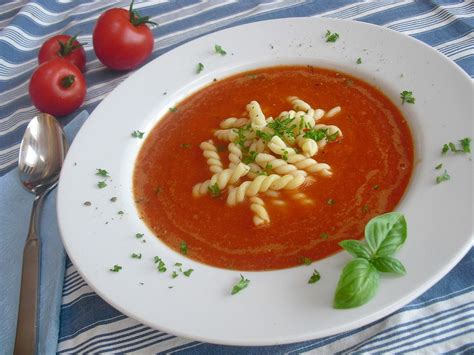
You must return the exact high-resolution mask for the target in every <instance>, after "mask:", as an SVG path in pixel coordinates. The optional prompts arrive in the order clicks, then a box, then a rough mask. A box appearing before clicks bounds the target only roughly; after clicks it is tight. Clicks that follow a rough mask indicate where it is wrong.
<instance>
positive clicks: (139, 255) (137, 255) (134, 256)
mask: <svg viewBox="0 0 474 355" xmlns="http://www.w3.org/2000/svg"><path fill="white" fill-rule="evenodd" d="M132 258H133V259H141V258H142V253H139V254H137V253H132Z"/></svg>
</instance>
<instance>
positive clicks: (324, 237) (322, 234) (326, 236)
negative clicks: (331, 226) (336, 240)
mask: <svg viewBox="0 0 474 355" xmlns="http://www.w3.org/2000/svg"><path fill="white" fill-rule="evenodd" d="M319 236H320V237H321V238H322V239H324V240H326V239H328V238H329V234H328V233H321V234H320V235H319Z"/></svg>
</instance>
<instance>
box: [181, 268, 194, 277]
mask: <svg viewBox="0 0 474 355" xmlns="http://www.w3.org/2000/svg"><path fill="white" fill-rule="evenodd" d="M193 271H194V270H193V269H189V270H186V271H184V272H183V275H184V276H186V277H189V276H191V274H192V272H193Z"/></svg>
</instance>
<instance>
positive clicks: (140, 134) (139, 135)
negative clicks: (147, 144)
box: [132, 131, 145, 139]
mask: <svg viewBox="0 0 474 355" xmlns="http://www.w3.org/2000/svg"><path fill="white" fill-rule="evenodd" d="M144 134H145V132H141V131H133V132H132V137H133V138H139V139H142V138H143V135H144Z"/></svg>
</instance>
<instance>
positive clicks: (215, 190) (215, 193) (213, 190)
mask: <svg viewBox="0 0 474 355" xmlns="http://www.w3.org/2000/svg"><path fill="white" fill-rule="evenodd" d="M207 191H208V192H209V195H211V197H213V198H217V197H219V196H220V195H221V189H219V186H218V185H217V182H216V183H215V184H214V185H210V186H209V187H208V188H207Z"/></svg>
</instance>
